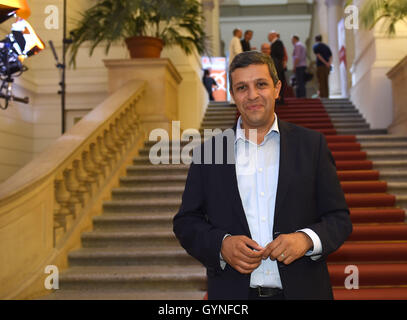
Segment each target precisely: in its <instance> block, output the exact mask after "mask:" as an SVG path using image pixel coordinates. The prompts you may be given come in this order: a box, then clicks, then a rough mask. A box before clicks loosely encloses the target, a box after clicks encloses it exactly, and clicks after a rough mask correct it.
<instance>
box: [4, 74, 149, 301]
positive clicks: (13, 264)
mask: <svg viewBox="0 0 407 320" xmlns="http://www.w3.org/2000/svg"><path fill="white" fill-rule="evenodd" d="M146 86H147V85H146V83H145V82H144V81H130V82H128V83H127V84H125V85H124V86H122V87H121V88H120V89H118V90H117V91H116V92H115V93H113V94H112V95H110V96H109V97H108V98H107V99H106V100H105V101H104V102H103V103H102V104H100V105H99V106H98V107H96V108H95V109H93V111H91V112H90V113H89V114H87V115H86V116H85V117H84V118H83V119H82V120H81V121H79V122H78V123H77V124H76V125H75V126H74V127H72V128H71V130H69V131H68V132H67V133H66V134H64V135H63V136H61V137H60V138H59V139H58V140H57V141H56V142H55V143H53V144H52V145H51V146H50V147H49V148H48V149H47V150H45V151H44V152H43V153H41V154H40V155H38V156H37V157H36V158H35V159H34V160H32V161H31V162H30V163H29V164H28V165H26V166H25V167H24V168H22V169H21V170H20V171H18V172H17V173H16V174H15V175H13V176H12V177H10V178H9V179H8V180H6V181H5V182H4V183H3V184H1V185H0V283H1V286H0V299H15V298H19V299H20V298H21V299H25V298H33V297H37V296H41V295H43V294H46V293H47V290H46V289H45V288H44V279H45V278H46V276H48V274H46V273H45V272H46V271H44V269H45V268H46V266H48V265H55V266H57V267H58V269H59V270H60V269H63V268H65V267H66V266H67V254H68V252H69V251H71V250H72V249H74V248H77V247H79V246H80V233H81V232H83V231H84V230H90V229H91V227H92V223H91V221H92V217H93V216H95V215H98V214H100V213H101V210H102V204H103V201H104V200H106V199H108V198H109V196H110V190H111V188H112V187H114V186H116V185H117V184H118V181H119V176H120V175H123V174H124V171H125V168H126V166H127V165H128V164H129V163H131V160H132V158H133V157H134V156H135V155H136V153H137V149H138V148H139V147H141V145H142V143H143V142H144V139H145V133H144V132H140V130H139V125H138V122H139V120H138V110H139V109H140V108H144V107H143V106H142V105H143V104H144V92H145V89H146Z"/></svg>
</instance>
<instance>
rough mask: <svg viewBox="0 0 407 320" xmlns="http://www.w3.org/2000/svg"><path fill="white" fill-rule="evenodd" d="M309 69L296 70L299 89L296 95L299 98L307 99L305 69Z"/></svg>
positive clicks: (299, 68) (300, 68) (298, 68)
mask: <svg viewBox="0 0 407 320" xmlns="http://www.w3.org/2000/svg"><path fill="white" fill-rule="evenodd" d="M306 68H307V67H297V68H295V79H296V81H297V88H296V90H295V94H296V96H297V98H305V96H306V92H305V69H306Z"/></svg>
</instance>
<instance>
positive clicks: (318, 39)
mask: <svg viewBox="0 0 407 320" xmlns="http://www.w3.org/2000/svg"><path fill="white" fill-rule="evenodd" d="M315 41H316V42H321V41H322V36H321V35H320V34H319V35H317V36H315Z"/></svg>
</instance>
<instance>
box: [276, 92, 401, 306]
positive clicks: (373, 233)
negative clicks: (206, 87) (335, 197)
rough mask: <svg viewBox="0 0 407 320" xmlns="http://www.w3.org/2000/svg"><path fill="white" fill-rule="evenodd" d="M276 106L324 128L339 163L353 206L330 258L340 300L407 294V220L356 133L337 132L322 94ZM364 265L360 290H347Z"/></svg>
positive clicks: (289, 117) (293, 118)
mask: <svg viewBox="0 0 407 320" xmlns="http://www.w3.org/2000/svg"><path fill="white" fill-rule="evenodd" d="M286 103H287V105H284V106H279V107H277V108H276V113H277V115H278V116H279V118H280V119H282V120H286V121H288V122H292V123H295V124H298V125H300V126H304V127H307V128H310V129H313V130H317V131H319V132H321V133H323V134H324V135H325V137H326V139H327V142H328V147H329V148H330V150H331V152H332V155H333V157H334V159H335V162H336V165H337V173H338V177H339V180H340V182H341V186H342V188H343V191H344V193H345V198H346V201H347V203H348V206H349V208H350V215H351V219H352V222H353V233H352V234H351V236H350V237H349V239H348V240H347V241H346V242H345V243H344V245H343V246H342V247H340V248H339V249H338V250H337V251H336V252H335V253H333V254H332V255H330V256H329V258H328V268H329V273H330V275H331V281H332V286H333V288H334V297H335V299H341V300H342V299H351V300H370V299H392V300H394V299H397V300H398V299H407V224H406V223H405V222H404V221H405V212H404V210H403V209H400V208H397V207H395V203H396V197H395V196H394V195H392V194H389V193H387V183H386V181H379V171H377V170H373V162H372V161H369V160H367V155H366V152H363V151H361V145H360V143H358V141H357V139H356V137H355V136H352V135H346V136H345V135H342V136H341V135H337V134H336V130H335V127H334V125H333V124H332V122H331V120H330V118H329V115H328V113H327V110H326V109H325V108H324V106H323V104H322V102H321V101H320V100H319V99H286ZM347 266H356V267H357V270H358V275H359V277H358V286H359V288H358V289H347V288H346V287H345V281H346V278H347V277H349V276H350V275H351V272H350V271H349V270H348V271H347V270H346V267H347Z"/></svg>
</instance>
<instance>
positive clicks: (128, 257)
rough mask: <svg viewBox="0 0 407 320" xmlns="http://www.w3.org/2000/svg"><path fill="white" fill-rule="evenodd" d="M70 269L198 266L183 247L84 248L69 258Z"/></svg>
mask: <svg viewBox="0 0 407 320" xmlns="http://www.w3.org/2000/svg"><path fill="white" fill-rule="evenodd" d="M68 261H69V266H70V267H79V266H149V265H154V266H163V267H165V266H168V265H173V266H187V265H188V266H197V265H200V263H199V262H198V261H197V260H196V259H194V258H192V257H191V256H190V255H189V254H188V253H187V252H186V251H185V250H184V249H183V248H182V247H181V246H178V247H169V246H165V247H157V248H91V249H89V248H82V249H79V250H76V251H73V252H71V253H70V254H69V256H68Z"/></svg>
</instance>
